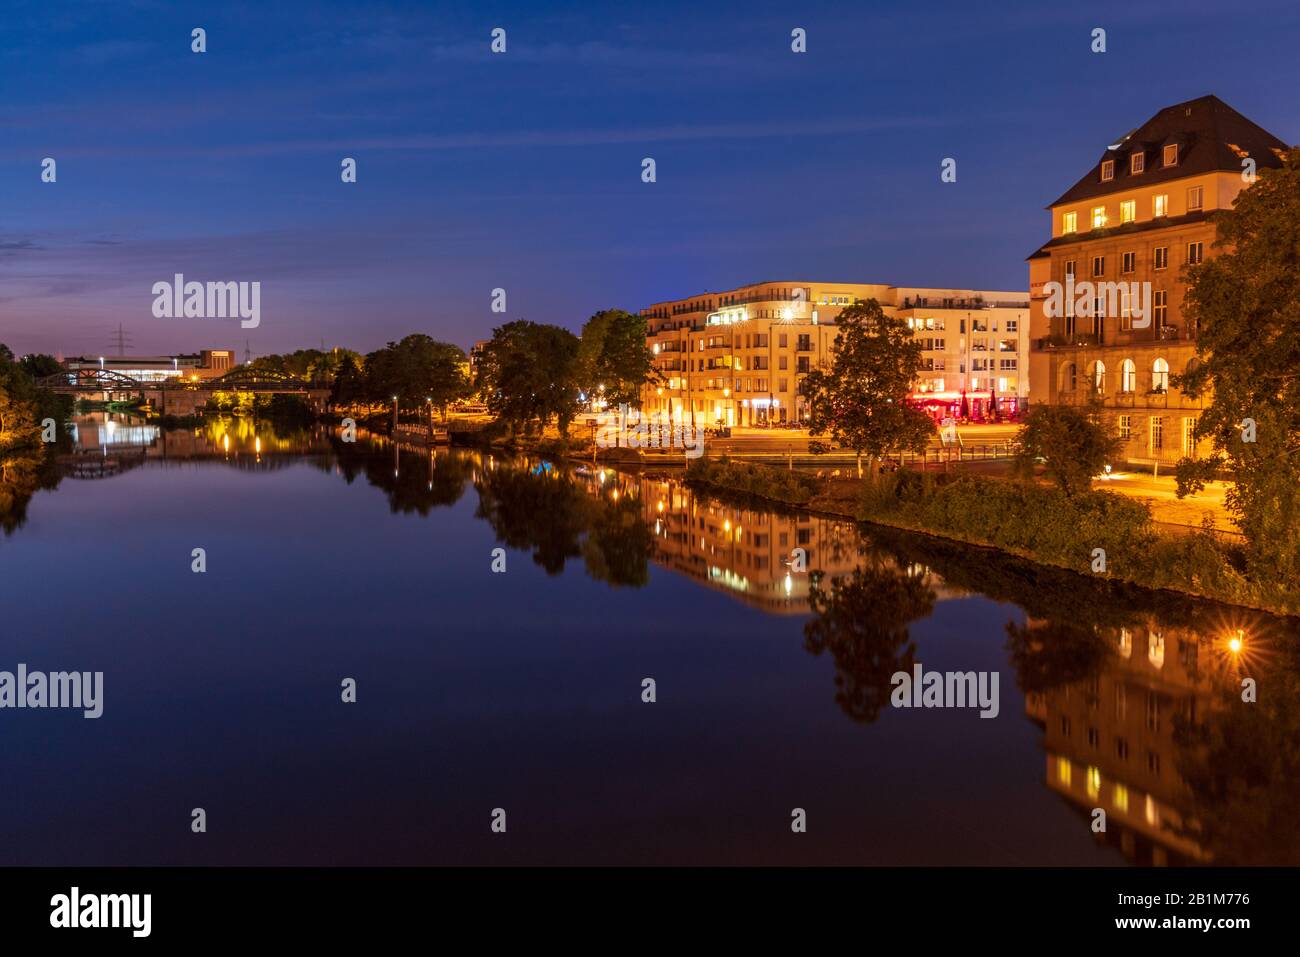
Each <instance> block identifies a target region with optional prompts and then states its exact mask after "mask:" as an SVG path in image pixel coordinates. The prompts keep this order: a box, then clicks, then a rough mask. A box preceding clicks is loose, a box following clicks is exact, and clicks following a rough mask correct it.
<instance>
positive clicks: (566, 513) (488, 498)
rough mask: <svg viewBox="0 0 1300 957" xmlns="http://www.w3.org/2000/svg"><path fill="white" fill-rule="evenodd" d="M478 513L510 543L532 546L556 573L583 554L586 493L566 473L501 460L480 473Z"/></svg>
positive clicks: (550, 572)
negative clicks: (532, 470)
mask: <svg viewBox="0 0 1300 957" xmlns="http://www.w3.org/2000/svg"><path fill="white" fill-rule="evenodd" d="M478 495H479V504H478V511H477V513H476V514H477V515H478V517H479V518H482V519H486V520H487V523H488V524H489V525H491V526H492V531H493V532H494V533H496V536H497V539H498V540H499V541H500V542H502V543H503V544H505V545H507V546H509V547H510V548H518V549H530V550H532V553H533V561H534V562H535V563H536V564H538V565H541V566H542V568H544V569H546V573H547V574H548V575H558V574H559V573H560V572H561V571H563V570H564V563H565V562H566V561H568V560H569V559H570V558H577V557H578V556H579V555H581V554H582V548H581V538H582V534H583V532H584V531H585V530H586V528H587V523H588V520H589V517H588V509H590V508H591V506H592V500H591V498H590V496H588V494H587V493H586V492H585V491H584V490H583V488H582V487H581V486H580V485H578V484H576V483H575V482H573V481H572V479H570V478H569V477H568V476H561V475H558V474H556V473H551V472H542V473H540V474H538V475H533V474H531V473H530V472H528V471H527V470H525V469H522V468H515V467H511V466H509V465H506V464H504V463H503V464H501V465H500V466H499V467H497V468H492V469H486V470H484V471H483V472H481V473H480V477H479V482H478Z"/></svg>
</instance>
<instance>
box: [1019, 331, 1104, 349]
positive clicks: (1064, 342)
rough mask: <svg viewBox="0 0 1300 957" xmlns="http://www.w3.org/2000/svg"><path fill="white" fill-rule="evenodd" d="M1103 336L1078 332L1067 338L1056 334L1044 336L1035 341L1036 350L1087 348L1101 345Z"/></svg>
mask: <svg viewBox="0 0 1300 957" xmlns="http://www.w3.org/2000/svg"><path fill="white" fill-rule="evenodd" d="M1101 344H1102V343H1101V336H1099V335H1097V334H1096V333H1094V332H1076V333H1075V334H1074V335H1070V336H1066V335H1061V334H1059V333H1054V334H1053V335H1050V336H1043V337H1042V338H1040V339H1035V340H1034V348H1035V349H1039V350H1043V349H1078V348H1082V347H1086V346H1099V345H1101Z"/></svg>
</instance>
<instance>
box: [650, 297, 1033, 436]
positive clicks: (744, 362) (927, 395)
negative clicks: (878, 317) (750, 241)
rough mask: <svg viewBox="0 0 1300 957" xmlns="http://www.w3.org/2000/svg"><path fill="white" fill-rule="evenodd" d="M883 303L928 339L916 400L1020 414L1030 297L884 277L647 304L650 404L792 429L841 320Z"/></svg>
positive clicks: (653, 410)
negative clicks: (653, 379) (849, 310)
mask: <svg viewBox="0 0 1300 957" xmlns="http://www.w3.org/2000/svg"><path fill="white" fill-rule="evenodd" d="M867 299H875V300H876V301H878V302H879V303H880V305H881V307H882V308H883V310H884V312H885V313H886V314H887V315H892V316H898V317H899V318H903V319H906V320H907V321H908V324H909V325H910V326H911V327H912V329H913V330H914V334H915V335H916V336H917V337H918V338H920V339H921V340H922V343H923V345H924V346H925V352H924V360H923V363H924V365H923V371H922V373H921V375H920V376H919V378H918V382H917V384H916V389H915V392H914V394H913V401H915V402H917V403H918V404H919V405H922V406H924V407H926V408H927V409H929V410H930V411H931V412H932V413H933V414H935V415H936V417H939V416H942V415H958V414H961V409H962V408H963V404H964V406H965V409H966V414H968V415H971V416H974V417H980V416H983V415H988V414H991V413H992V410H993V408H994V406H996V407H997V409H998V412H999V414H1003V415H1013V414H1015V413H1016V412H1017V411H1018V410H1019V408H1020V406H1021V405H1022V404H1023V402H1024V401H1025V399H1026V397H1027V396H1028V395H1029V384H1028V380H1027V377H1026V375H1025V369H1026V365H1027V359H1028V318H1029V309H1028V306H1029V303H1028V296H1027V295H1026V294H1025V293H1023V292H1020V293H1018V292H995V291H981V290H970V289H922V288H909V287H899V286H889V285H884V284H876V283H825V282H776V281H774V282H761V283H754V284H751V285H747V286H741V287H737V288H735V289H728V290H724V291H721V292H706V293H702V294H701V295H699V296H692V297H689V298H686V299H674V300H669V301H666V302H660V303H655V304H654V305H651V306H649V307H647V308H645V309H642V310H641V315H643V316H645V317H646V323H647V337H648V342H649V345H650V349H651V351H652V352H653V353H654V355H655V365H656V367H657V368H658V369H659V371H660V373H661V374H662V377H663V382H661V383H660V384H659V385H657V386H652V387H647V389H646V391H645V394H644V396H643V401H642V408H643V410H644V411H645V412H646V413H648V414H665V415H669V416H671V417H672V419H673V420H674V421H677V420H685V421H688V422H693V423H696V424H704V425H715V424H722V425H727V426H735V425H747V426H748V425H790V424H794V423H799V422H803V421H805V420H806V419H807V417H808V408H807V403H806V400H805V399H804V397H803V395H802V382H803V379H804V377H805V376H806V375H807V374H808V373H809V372H811V371H813V370H814V369H817V368H821V367H825V366H828V365H829V363H830V361H831V357H832V354H833V351H834V346H835V338H836V336H837V335H838V334H839V330H838V328H837V327H836V324H835V321H836V317H838V316H839V314H840V312H842V311H843V310H844V309H845V308H846V307H848V306H850V305H852V304H853V303H855V302H858V301H860V300H863V301H864V300H867Z"/></svg>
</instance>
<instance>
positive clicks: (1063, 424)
mask: <svg viewBox="0 0 1300 957" xmlns="http://www.w3.org/2000/svg"><path fill="white" fill-rule="evenodd" d="M1019 440H1020V448H1019V450H1018V451H1017V452H1016V455H1015V458H1014V459H1013V460H1012V469H1013V470H1014V471H1015V473H1016V474H1017V475H1019V476H1021V477H1022V478H1029V477H1031V476H1032V475H1033V474H1034V467H1035V466H1036V465H1037V464H1038V463H1039V462H1040V461H1041V462H1042V463H1043V467H1044V469H1045V470H1046V472H1047V474H1048V476H1049V477H1050V478H1051V479H1052V481H1053V482H1055V483H1056V484H1057V485H1058V486H1059V487H1060V489H1061V491H1062V492H1064V493H1065V494H1066V495H1067V496H1068V497H1071V498H1073V497H1074V496H1075V495H1079V494H1081V493H1083V492H1087V491H1089V490H1091V488H1092V477H1093V476H1094V475H1096V474H1098V473H1099V472H1101V471H1102V470H1103V469H1104V468H1105V467H1106V464H1107V463H1108V462H1110V461H1111V460H1113V459H1114V458H1116V457H1117V456H1118V455H1119V454H1120V453H1121V451H1123V447H1124V446H1123V443H1122V442H1121V441H1120V439H1119V437H1118V436H1116V435H1114V434H1113V433H1112V432H1111V431H1110V430H1109V429H1108V428H1107V427H1106V425H1105V423H1104V422H1102V421H1101V418H1100V416H1099V415H1098V414H1097V413H1096V412H1095V411H1084V410H1083V409H1079V408H1076V407H1075V406H1072V405H1036V406H1033V407H1032V408H1030V410H1029V414H1028V415H1027V416H1026V418H1025V424H1024V427H1023V428H1021V430H1020V436H1019Z"/></svg>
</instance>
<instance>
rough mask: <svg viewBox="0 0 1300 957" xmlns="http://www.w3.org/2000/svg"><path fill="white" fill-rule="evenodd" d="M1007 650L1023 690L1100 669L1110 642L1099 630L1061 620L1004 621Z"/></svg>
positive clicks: (1053, 685)
mask: <svg viewBox="0 0 1300 957" xmlns="http://www.w3.org/2000/svg"><path fill="white" fill-rule="evenodd" d="M1007 651H1008V652H1009V654H1010V656H1011V664H1012V666H1013V667H1014V668H1015V669H1016V682H1017V683H1018V684H1019V685H1020V687H1021V689H1022V690H1024V691H1026V692H1034V691H1048V690H1050V689H1052V688H1059V687H1061V686H1063V685H1068V684H1073V683H1075V682H1078V681H1084V680H1086V679H1088V678H1091V677H1092V676H1093V675H1095V674H1097V673H1098V672H1099V671H1101V669H1102V668H1104V667H1105V666H1106V662H1107V661H1108V660H1109V658H1110V655H1111V644H1110V642H1108V641H1107V640H1106V639H1105V638H1103V637H1102V635H1101V633H1100V632H1098V631H1097V630H1095V629H1093V628H1089V627H1086V626H1084V625H1076V624H1071V623H1069V622H1064V621H1027V622H1025V624H1023V625H1018V624H1016V623H1015V622H1014V621H1012V622H1008V623H1007Z"/></svg>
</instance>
